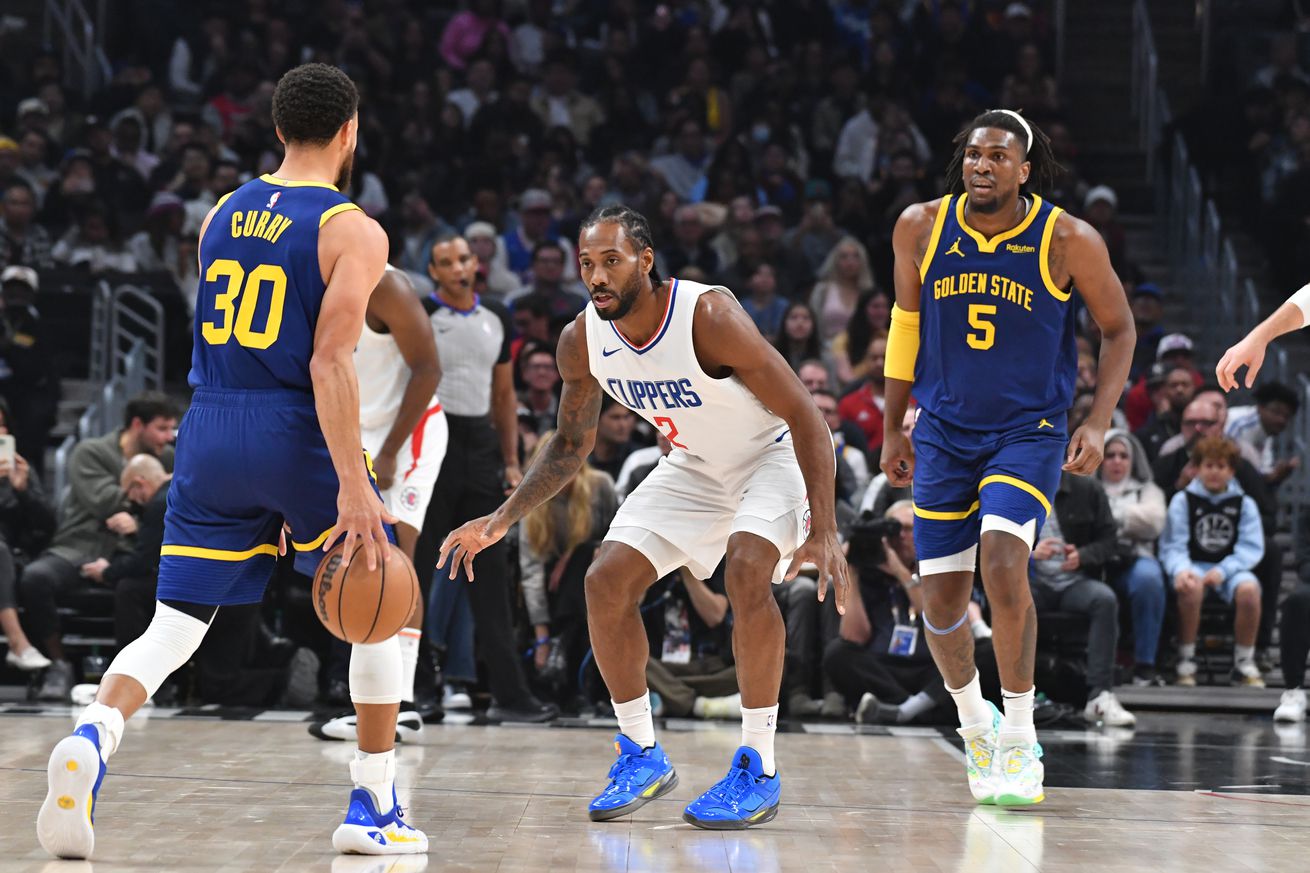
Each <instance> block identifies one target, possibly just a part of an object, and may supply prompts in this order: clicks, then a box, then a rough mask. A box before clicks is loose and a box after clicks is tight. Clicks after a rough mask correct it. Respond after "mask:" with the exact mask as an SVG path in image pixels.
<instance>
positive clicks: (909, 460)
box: [879, 430, 914, 488]
mask: <svg viewBox="0 0 1310 873" xmlns="http://www.w3.org/2000/svg"><path fill="white" fill-rule="evenodd" d="M879 466H881V467H882V471H883V472H884V473H886V474H887V484H889V485H891V486H892V487H893V488H904V487H905V486H907V485H909V484H910V483H911V482H913V481H914V446H913V445H912V444H911V443H910V438H909V437H907V436H906V435H905V434H903V433H901V432H900V431H899V430H898V431H895V432H893V433H889V434H887V435H886V436H885V437H884V438H883V442H882V461H881V462H880V464H879Z"/></svg>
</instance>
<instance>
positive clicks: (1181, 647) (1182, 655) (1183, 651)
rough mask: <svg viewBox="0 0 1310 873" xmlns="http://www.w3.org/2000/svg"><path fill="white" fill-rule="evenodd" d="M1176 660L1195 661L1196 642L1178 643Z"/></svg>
mask: <svg viewBox="0 0 1310 873" xmlns="http://www.w3.org/2000/svg"><path fill="white" fill-rule="evenodd" d="M1178 660H1180V661H1195V660H1196V643H1179V644H1178Z"/></svg>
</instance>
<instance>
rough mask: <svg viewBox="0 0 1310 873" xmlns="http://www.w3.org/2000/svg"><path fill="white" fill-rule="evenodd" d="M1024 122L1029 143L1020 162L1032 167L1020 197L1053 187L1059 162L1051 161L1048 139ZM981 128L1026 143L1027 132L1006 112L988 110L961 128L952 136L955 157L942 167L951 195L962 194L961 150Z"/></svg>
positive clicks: (962, 163)
mask: <svg viewBox="0 0 1310 873" xmlns="http://www.w3.org/2000/svg"><path fill="white" fill-rule="evenodd" d="M1024 122H1026V123H1027V125H1028V127H1029V128H1030V129H1031V130H1032V132H1033V134H1032V136H1033V141H1032V145H1031V146H1029V147H1028V152H1027V154H1026V155H1025V156H1024V160H1026V161H1028V162H1029V163H1031V164H1032V172H1031V173H1029V174H1028V181H1027V182H1025V183H1024V184H1023V185H1021V186H1020V188H1019V190H1020V191H1022V192H1023V193H1024V194H1028V193H1030V192H1032V191H1036V192H1037V193H1039V194H1040V193H1045V192H1047V191H1049V190H1050V189H1051V187H1052V186H1053V185H1054V184H1055V176H1056V174H1057V173H1058V172H1059V171H1060V170H1061V169H1062V167H1061V166H1060V164H1059V162H1058V161H1056V160H1055V153H1054V152H1052V151H1051V138H1050V137H1049V136H1047V135H1046V134H1045V133H1044V132H1042V129H1041V128H1040V127H1038V126H1037V125H1035V124H1033V123H1032V122H1031V121H1028V120H1027V119H1026V118H1025V119H1024ZM982 127H995V128H999V129H1001V130H1008V131H1009V132H1010V133H1012V134H1014V136H1015V138H1016V139H1018V141H1019V142H1020V143H1026V142H1028V132H1027V131H1026V130H1024V128H1023V123H1021V122H1020V121H1019V119H1017V118H1015V117H1014V116H1013V115H1011V114H1010V113H1008V112H1003V111H1001V110H999V109H989V110H987V111H986V112H983V113H981V114H980V115H978V116H977V117H976V118H974V119H973V121H970V122H969V123H968V124H966V125H965V126H964V129H963V130H961V131H960V132H959V133H958V134H956V135H955V139H954V140H953V142H954V143H955V154H954V156H952V158H951V163H950V165H949V166H947V168H946V181H947V183H948V184H949V185H950V190H951V193H952V194H963V193H964V147H965V145H967V144H968V142H969V137H970V136H971V135H972V134H973V132H974V131H975V130H978V129H979V128H982Z"/></svg>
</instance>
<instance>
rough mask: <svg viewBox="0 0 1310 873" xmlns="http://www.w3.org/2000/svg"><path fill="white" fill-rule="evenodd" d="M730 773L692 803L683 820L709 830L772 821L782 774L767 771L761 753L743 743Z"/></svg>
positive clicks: (734, 827)
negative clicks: (769, 773)
mask: <svg viewBox="0 0 1310 873" xmlns="http://www.w3.org/2000/svg"><path fill="white" fill-rule="evenodd" d="M733 758H734V759H735V762H734V763H733V765H732V767H731V769H729V770H728V775H727V776H724V777H723V778H722V779H720V780H719V781H718V782H717V783H716V784H715V785H714V786H713V787H712V788H710V790H709V791H706V792H705V793H704V794H702V795H701V796H700V797H698V798H696V799H695V800H693V801H692V802H691V803H690V804H688V806H687V809H686V810H685V811H684V812H683V813H682V819H683V821H686V822H689V823H691V824H694V825H695V826H696V827H698V828H705V829H707V830H714V831H722V830H739V829H741V828H749V827H754V826H755V825H759V824H764V823H765V822H766V821H772V820H773V818H774V816H776V815H777V814H778V802H779V800H780V799H781V797H782V777H781V776H780V775H779V774H777V773H774V774H773V775H772V776H765V775H764V764H763V762H762V761H761V760H760V753H759V752H757V751H755V750H754V749H752V748H751V747H750V746H742V747H741V748H739V749H737V751H736V752H735V753H734V755H733Z"/></svg>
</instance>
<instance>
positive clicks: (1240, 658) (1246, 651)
mask: <svg viewBox="0 0 1310 873" xmlns="http://www.w3.org/2000/svg"><path fill="white" fill-rule="evenodd" d="M1233 660H1234V661H1236V662H1237V663H1238V664H1239V665H1240V664H1249V663H1251V662H1252V661H1254V660H1255V646H1233Z"/></svg>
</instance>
